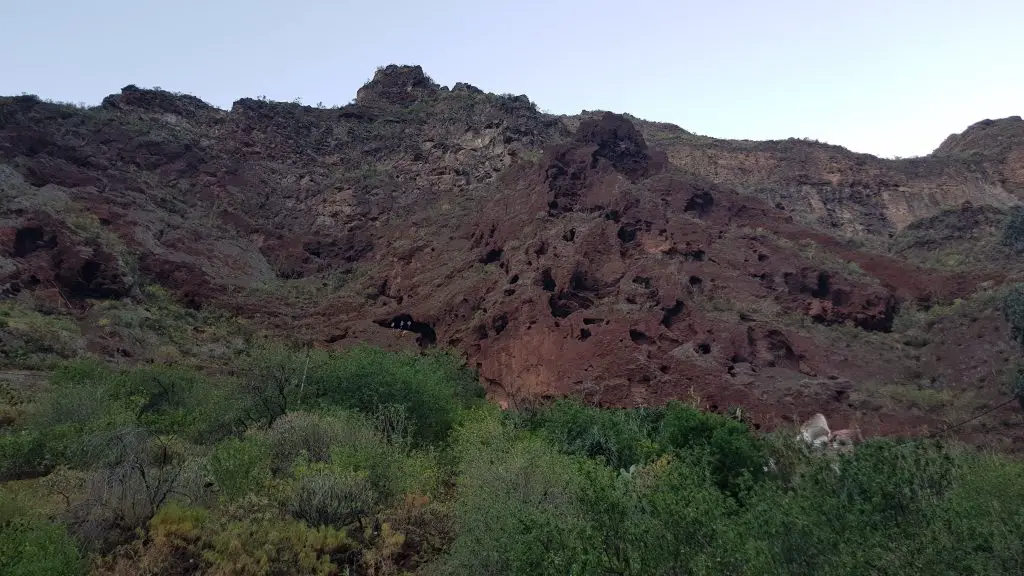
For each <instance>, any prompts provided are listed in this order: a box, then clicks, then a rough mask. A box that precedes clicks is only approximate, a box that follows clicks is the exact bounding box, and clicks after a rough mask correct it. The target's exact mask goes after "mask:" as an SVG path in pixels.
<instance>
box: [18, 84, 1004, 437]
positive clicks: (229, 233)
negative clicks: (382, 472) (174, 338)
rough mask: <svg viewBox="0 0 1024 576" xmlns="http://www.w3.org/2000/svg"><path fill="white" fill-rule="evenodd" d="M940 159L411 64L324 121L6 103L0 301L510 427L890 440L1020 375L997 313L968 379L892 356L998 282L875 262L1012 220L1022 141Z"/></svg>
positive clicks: (157, 95) (275, 106)
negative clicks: (135, 316) (441, 375)
mask: <svg viewBox="0 0 1024 576" xmlns="http://www.w3.org/2000/svg"><path fill="white" fill-rule="evenodd" d="M1014 138H1015V136H1014ZM967 140H968V141H970V142H980V141H981V140H978V138H976V137H973V136H972V137H970V138H967ZM1011 140H1012V138H1011ZM1000 142H1004V140H1000ZM980 145H981V144H971V146H980ZM943 146H944V149H947V148H948V149H949V151H948V152H943V153H942V154H936V155H935V156H933V157H929V158H924V159H917V160H908V161H899V162H897V161H885V160H879V159H876V158H872V157H870V156H864V155H856V154H852V153H849V152H847V151H845V150H842V149H840V148H836V147H831V146H824V145H819V144H814V143H809V142H799V141H788V142H775V143H745V142H723V141H714V140H710V139H704V138H699V137H696V136H693V135H690V134H688V133H685V132H682V131H676V129H674V128H669V127H665V126H662V125H653V124H650V123H644V122H639V121H635V120H634V119H631V118H630V117H628V116H623V115H617V114H611V113H599V114H585V115H582V116H580V117H575V118H572V119H566V118H557V117H553V116H549V115H545V114H542V113H540V112H539V111H537V109H536V107H535V106H534V105H532V104H531V103H530V101H529V99H528V98H526V97H525V96H496V95H493V94H485V93H483V92H482V91H480V90H479V89H476V88H474V87H472V86H469V85H465V84H459V85H456V86H455V87H454V88H452V89H448V88H445V87H442V86H438V85H437V84H436V83H434V82H433V81H432V80H430V79H429V78H428V77H426V75H425V74H424V73H423V71H422V70H421V69H420V68H419V67H416V66H389V67H386V68H382V69H380V70H379V71H378V72H377V74H376V75H375V77H374V79H373V80H372V81H371V82H369V83H368V84H367V85H366V86H364V87H363V88H362V89H361V90H360V91H359V94H358V96H357V99H356V102H355V103H354V104H351V105H348V106H344V107H340V108H329V109H319V108H312V107H306V106H300V105H297V104H285V103H275V102H265V101H260V100H252V99H243V100H239V101H237V102H236V103H235V104H234V105H233V106H232V108H231V110H229V111H224V110H218V109H216V108H213V107H211V106H209V105H207V104H205V103H203V102H202V101H200V100H198V99H196V98H193V97H190V96H185V95H176V94H171V93H167V92H162V91H153V90H143V89H140V88H137V87H131V86H130V87H127V88H125V89H124V90H123V91H122V92H121V93H120V94H117V95H112V96H110V97H108V98H107V99H105V100H104V102H103V104H102V105H101V106H99V107H97V108H90V109H76V108H72V107H66V106H60V105H55V104H49V103H45V102H42V101H39V100H38V99H36V98H32V97H16V98H4V99H0V163H2V165H0V199H2V205H0V287H3V294H4V297H14V298H17V297H20V296H19V294H24V293H41V291H44V290H50V291H54V290H55V291H57V293H58V294H59V296H60V297H62V298H66V299H67V300H68V301H69V303H71V304H72V305H74V306H75V307H77V308H78V309H80V310H87V309H88V308H89V306H90V305H91V304H90V302H93V301H95V300H96V299H111V298H123V297H133V296H134V295H135V294H136V290H137V286H138V285H139V284H143V283H147V282H152V283H158V284H160V285H162V286H164V287H166V288H168V289H169V290H171V291H172V292H173V293H175V294H176V295H177V296H178V297H179V299H180V300H181V301H182V302H183V303H185V304H186V305H189V306H194V307H215V308H219V309H224V310H228V311H231V312H234V313H237V314H240V315H242V316H244V317H246V318H248V319H250V320H251V321H252V322H254V323H255V324H257V325H259V326H261V327H263V328H264V329H266V330H267V331H268V332H270V333H272V334H275V335H278V336H283V337H286V338H289V339H293V340H296V341H299V342H303V343H305V344H309V345H315V346H323V347H345V346H350V345H353V344H356V343H361V342H368V343H371V344H375V345H379V346H383V347H386V348H410V347H412V348H421V349H427V348H434V347H446V348H452V349H454V350H457V351H458V352H459V353H461V354H463V355H464V356H465V357H466V359H467V360H468V362H469V363H470V364H471V365H472V366H475V367H476V368H478V370H479V372H480V374H481V376H482V378H483V379H484V380H485V382H486V383H487V386H488V391H489V394H490V395H491V397H492V398H494V399H495V400H497V401H500V402H503V403H505V404H507V405H521V404H524V403H530V402H535V401H538V400H539V399H543V398H546V397H553V396H560V395H566V394H574V395H580V396H583V397H584V398H586V399H587V400H590V401H595V402H599V403H602V404H605V405H613V406H634V405H643V404H654V403H661V402H665V401H667V400H670V399H683V400H692V399H694V398H699V399H700V401H701V402H702V405H703V406H704V407H706V408H709V409H716V410H723V411H724V410H726V409H727V408H730V407H733V406H739V407H742V408H743V409H744V411H745V413H747V414H749V416H750V418H751V419H752V421H753V422H754V423H755V424H757V425H758V426H769V427H770V426H774V425H777V424H778V423H780V422H783V421H786V420H793V421H802V420H800V419H801V418H806V417H807V416H808V415H809V414H813V413H815V412H818V411H827V412H828V414H829V415H830V418H835V419H838V420H839V421H842V422H850V421H857V422H858V424H859V425H860V427H861V429H862V430H864V431H865V433H866V434H868V435H870V434H875V433H909V432H913V431H915V430H917V426H918V425H921V426H927V425H935V424H936V423H938V422H941V421H942V419H943V418H946V417H948V413H947V411H945V410H946V408H947V407H949V406H953V405H954V404H953V403H952V402H951V403H948V404H943V405H940V406H938V407H933V408H934V409H929V410H917V411H912V410H911V411H908V406H910V404H912V402H910V401H908V400H906V398H903V399H899V398H898V397H896V396H891V395H890V396H884V401H882V400H878V394H879V390H881V389H882V387H884V386H889V385H893V386H895V385H897V384H900V385H904V384H906V383H910V382H913V383H920V382H923V381H926V382H930V383H932V384H934V383H935V382H940V383H941V385H942V386H946V387H947V388H948V389H947V390H946V392H944V393H948V394H950V395H951V396H950V397H958V396H956V395H957V394H961V393H963V394H966V393H967V390H966V389H961V388H960V387H961V386H966V384H964V383H960V382H957V381H956V379H955V374H957V373H972V374H973V373H975V372H977V371H978V370H981V368H980V367H981V366H985V365H989V364H991V365H993V366H995V365H1003V364H1005V363H1007V362H1009V361H1010V360H1011V357H1010V355H1009V354H1006V355H1001V356H999V357H998V358H992V357H989V356H986V355H985V354H977V353H975V352H977V350H980V349H982V348H979V347H981V346H983V345H987V346H990V347H994V346H997V344H998V346H1003V344H1005V342H1006V341H1007V339H1006V328H1005V323H1004V322H1002V323H1001V320H1000V319H999V318H998V317H992V318H988V317H986V318H987V319H986V320H985V326H986V329H985V330H981V331H979V332H978V336H977V342H974V341H972V342H971V346H969V347H967V348H965V350H967V349H970V350H973V351H974V352H972V353H971V354H970V355H969V356H961V355H958V354H957V353H956V352H951V351H955V350H957V349H958V347H957V344H956V343H955V342H954V341H952V340H951V338H952V337H953V335H952V334H950V335H939V336H938V337H936V338H934V339H933V340H932V341H929V342H928V343H925V344H924V345H923V347H907V346H904V345H903V344H902V343H901V342H902V340H901V338H902V336H899V335H897V334H895V333H894V325H895V323H896V320H897V316H898V315H899V314H900V311H901V309H905V308H906V307H908V306H911V305H917V304H918V303H923V304H924V305H930V304H932V303H936V302H943V301H949V300H951V299H952V298H956V297H966V296H969V295H970V294H972V293H973V292H975V291H976V290H977V289H978V287H979V285H981V284H982V283H984V282H995V283H998V282H1002V281H1005V280H1006V279H1007V274H1006V273H1005V272H1000V273H996V274H992V275H988V276H986V275H975V274H960V273H953V272H944V271H942V270H935V269H927V268H922V267H920V266H918V265H916V264H915V263H914V262H912V261H910V260H908V259H907V258H901V257H898V256H899V255H901V254H903V255H911V256H912V255H913V254H917V253H919V252H920V250H918V251H917V252H915V251H914V250H911V249H909V248H908V249H907V250H906V251H904V252H898V253H897V256H896V257H894V256H889V255H886V254H884V253H881V252H880V251H873V250H872V249H871V248H872V247H873V246H876V245H877V246H881V245H883V244H885V243H886V242H887V241H888V236H889V235H890V234H892V233H894V232H896V231H899V230H901V229H904V228H906V227H907V226H908V224H910V222H912V221H914V220H916V219H920V218H922V217H923V216H928V215H934V214H937V213H938V212H939V211H941V210H943V209H948V208H952V207H957V206H959V205H960V203H962V202H963V201H964V200H970V201H971V202H974V203H975V204H977V205H985V206H995V207H998V206H1005V205H1008V204H1011V203H1013V202H1015V196H1014V194H1015V193H1018V192H1019V188H1014V186H1016V185H1017V184H1015V183H1016V182H1018V181H1017V180H1014V179H1013V177H1012V174H1013V169H1014V168H1013V166H1014V164H1013V162H1014V160H1013V158H1015V156H1013V154H1015V153H1016V152H1014V150H1017V148H1015V146H1017V144H1014V143H1013V142H1010V143H1009V144H1007V146H1009V147H1008V148H1007V150H1008V152H1006V154H1002V155H1000V154H993V155H990V156H986V157H985V159H984V161H975V160H970V159H964V158H961V157H959V156H956V157H948V155H949V154H953V153H954V151H955V150H960V148H957V147H956V146H954V145H953V144H949V145H948V146H947V145H945V144H944V145H943ZM964 146H966V144H964ZM954 149H955V150H954ZM972 149H973V148H972ZM956 154H960V152H956ZM1007 174H1010V175H1011V176H1006V175H1007ZM999 175H1002V176H999ZM993 209H996V208H993ZM941 221H943V220H942V219H941V218H940V219H937V220H935V222H941ZM845 236H854V237H857V238H859V239H861V247H860V248H855V247H853V245H852V244H851V243H849V242H845V241H843V240H842V238H843V237H845ZM908 246H912V247H914V246H917V244H914V243H910V244H908ZM915 250H916V248H915ZM912 259H913V258H912V257H911V260H912ZM1000 343H1002V344H1000ZM1006 346H1008V345H1006ZM933 349H934V353H933V352H932V350H933ZM1000 349H1002V348H1000ZM1006 349H1008V348H1006ZM932 355H934V357H935V358H934V360H933V359H932ZM951 366H955V368H950V367H951ZM932 384H929V385H932ZM914 385H918V384H914ZM935 385H938V384H935ZM970 394H973V396H972V398H975V399H978V398H983V397H987V396H986V395H989V396H992V395H996V394H998V389H997V383H996V382H994V381H993V382H989V383H988V384H985V385H984V386H982V387H981V389H980V391H979V389H978V388H977V387H974V388H972V389H971V390H970ZM894 398H895V399H894ZM957 406H959V405H957Z"/></svg>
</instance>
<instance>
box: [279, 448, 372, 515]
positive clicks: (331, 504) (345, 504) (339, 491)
mask: <svg viewBox="0 0 1024 576" xmlns="http://www.w3.org/2000/svg"><path fill="white" fill-rule="evenodd" d="M297 476H298V479H297V486H296V489H295V497H294V499H293V500H292V503H291V506H290V509H289V512H290V513H291V514H292V515H293V516H295V517H296V518H298V519H300V520H305V521H306V522H308V523H309V524H310V525H313V526H335V527H339V528H342V527H345V526H347V525H349V524H351V523H353V522H358V523H359V524H360V526H362V520H363V518H364V517H366V516H367V515H369V514H370V513H371V512H372V511H373V510H374V508H375V507H376V504H377V495H376V494H375V493H374V489H373V486H371V484H370V481H369V478H368V474H367V473H366V472H339V471H336V470H332V469H331V468H330V467H329V466H325V465H322V464H321V465H312V466H309V467H302V468H301V469H300V470H299V471H298V472H297Z"/></svg>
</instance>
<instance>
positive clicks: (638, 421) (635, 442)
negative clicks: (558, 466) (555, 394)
mask: <svg viewBox="0 0 1024 576" xmlns="http://www.w3.org/2000/svg"><path fill="white" fill-rule="evenodd" d="M662 412H663V411H661V410H653V409H635V410H614V409H613V410H607V409H606V410H602V409H598V408H593V407H587V406H584V405H583V404H581V403H579V402H575V401H570V400H559V401H556V402H555V403H554V404H552V405H551V406H549V407H546V408H543V409H541V410H539V411H538V412H537V413H536V414H534V415H531V417H530V418H529V423H528V425H529V427H530V428H531V429H532V430H536V431H537V432H539V433H540V434H542V435H543V436H545V437H546V438H548V439H550V440H551V441H553V442H554V443H555V445H556V446H559V447H560V448H561V449H562V450H563V451H565V452H566V453H568V454H575V455H579V456H585V457H588V458H600V459H601V460H602V461H604V462H606V463H607V464H608V465H609V466H611V467H612V468H613V469H616V470H618V469H628V468H629V467H630V466H632V465H633V464H640V463H643V462H645V461H648V460H650V459H652V458H654V457H656V456H657V455H658V454H660V450H659V448H658V447H657V446H656V444H655V443H654V442H653V441H652V440H651V436H652V435H653V433H654V430H655V429H656V427H657V426H658V425H659V424H660V420H661V415H662Z"/></svg>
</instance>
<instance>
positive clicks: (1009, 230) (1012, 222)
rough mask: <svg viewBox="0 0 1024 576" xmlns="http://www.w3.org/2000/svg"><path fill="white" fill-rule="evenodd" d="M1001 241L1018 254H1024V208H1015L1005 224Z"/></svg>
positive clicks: (1011, 210)
mask: <svg viewBox="0 0 1024 576" xmlns="http://www.w3.org/2000/svg"><path fill="white" fill-rule="evenodd" d="M1001 241H1002V243H1003V245H1004V246H1006V247H1008V248H1010V249H1011V250H1013V251H1014V252H1016V253H1021V252H1024V207H1021V206H1014V207H1013V208H1011V209H1010V214H1009V215H1008V216H1007V218H1006V223H1005V224H1003V234H1002V238H1001Z"/></svg>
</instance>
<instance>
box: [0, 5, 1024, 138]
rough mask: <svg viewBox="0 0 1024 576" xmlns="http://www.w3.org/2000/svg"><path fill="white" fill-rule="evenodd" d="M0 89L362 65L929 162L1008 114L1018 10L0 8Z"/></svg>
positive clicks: (307, 87)
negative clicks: (980, 124) (418, 69)
mask: <svg viewBox="0 0 1024 576" xmlns="http://www.w3.org/2000/svg"><path fill="white" fill-rule="evenodd" d="M0 54H3V56H2V57H0V58H2V60H0V62H2V64H0V94H20V93H22V92H29V93H35V94H38V95H40V96H41V97H44V98H50V99H56V100H65V101H73V102H86V103H89V104H95V103H98V102H99V101H100V100H101V99H102V98H103V96H105V95H107V94H110V93H114V92H117V91H118V90H120V88H121V87H122V86H124V85H127V84H137V85H139V86H144V87H152V86H160V87H163V88H165V89H168V90H175V91H181V92H188V93H191V94H194V95H196V96H199V97H200V98H202V99H204V100H206V101H208V102H210V103H212V104H215V105H217V106H220V107H223V108H227V107H229V106H230V105H231V102H233V101H234V100H236V99H238V98H240V97H244V96H258V95H266V96H267V97H268V98H271V99H276V100H292V99H294V98H296V97H301V98H302V99H303V101H304V102H306V103H314V104H315V103H316V102H319V101H322V102H324V103H325V104H344V103H347V102H348V101H349V100H351V99H352V98H353V97H354V96H355V92H356V90H357V89H358V88H359V86H361V85H362V84H363V82H365V81H366V80H367V79H368V78H369V77H370V76H371V75H372V74H373V71H374V69H375V68H376V67H377V66H380V65H384V64H389V63H402V64H420V65H422V66H423V68H424V70H425V71H426V72H427V73H428V74H430V75H431V76H432V77H433V78H434V79H435V80H436V81H438V82H439V83H441V84H444V85H447V86H451V85H453V84H454V83H455V82H458V81H464V82H469V83H471V84H474V85H476V86H478V87H480V88H482V89H484V90H487V91H490V92H499V93H501V92H513V93H515V94H526V95H528V96H529V97H530V98H531V99H532V100H533V101H534V102H536V103H537V104H538V105H539V106H540V107H541V108H543V109H546V110H549V111H551V112H555V113H577V112H579V111H580V110H583V109H588V110H594V109H605V110H612V111H616V112H629V113H631V114H634V115H636V116H639V117H642V118H647V119H651V120H660V121H665V122H672V123H674V124H678V125H680V126H682V127H683V128H686V129H688V130H691V131H693V132H697V133H700V134H706V135H710V136H716V137H723V138H749V139H759V140H760V139H768V138H785V137H789V136H797V137H809V138H817V139H819V140H824V141H827V142H830V143H833V144H840V145H843V146H846V147H848V148H850V149H852V150H855V151H858V152H869V153H872V154H877V155H881V156H893V155H899V156H915V155H921V154H927V153H928V152H930V151H931V150H932V149H934V148H935V147H936V146H938V144H939V143H940V142H941V141H942V140H943V138H945V137H946V136H947V135H948V134H950V133H952V132H959V131H961V130H963V129H964V128H966V127H967V126H968V125H969V124H971V123H973V122H976V121H978V120H982V119H984V118H1002V117H1005V116H1011V115H1024V0H973V1H967V0H965V1H959V2H954V1H952V0H888V1H882V0H848V1H842V2H841V1H834V0H802V1H799V0H773V1H756V2H755V1H753V0H745V1H741V0H731V1H730V0H722V1H719V2H711V1H707V2H696V1H690V0H680V1H677V2H668V1H663V2H658V1H654V0H628V1H625V2H612V1H608V0H591V1H572V2H570V1H561V0H549V1H546V2H545V1H539V0H517V1H513V2H509V1H500V2H498V1H487V0H475V1H474V0H433V1H427V0H422V1H411V0H394V1H386V0H379V1H377V2H370V1H364V2H352V1H344V0H342V1H335V2H328V1H326V0H323V1H316V0H291V1H288V2H283V1H276V2H271V1H267V0H247V1H241V0H207V1H199V0H178V1H176V2H167V1H160V2H157V1H153V0H49V1H47V0H0Z"/></svg>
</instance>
